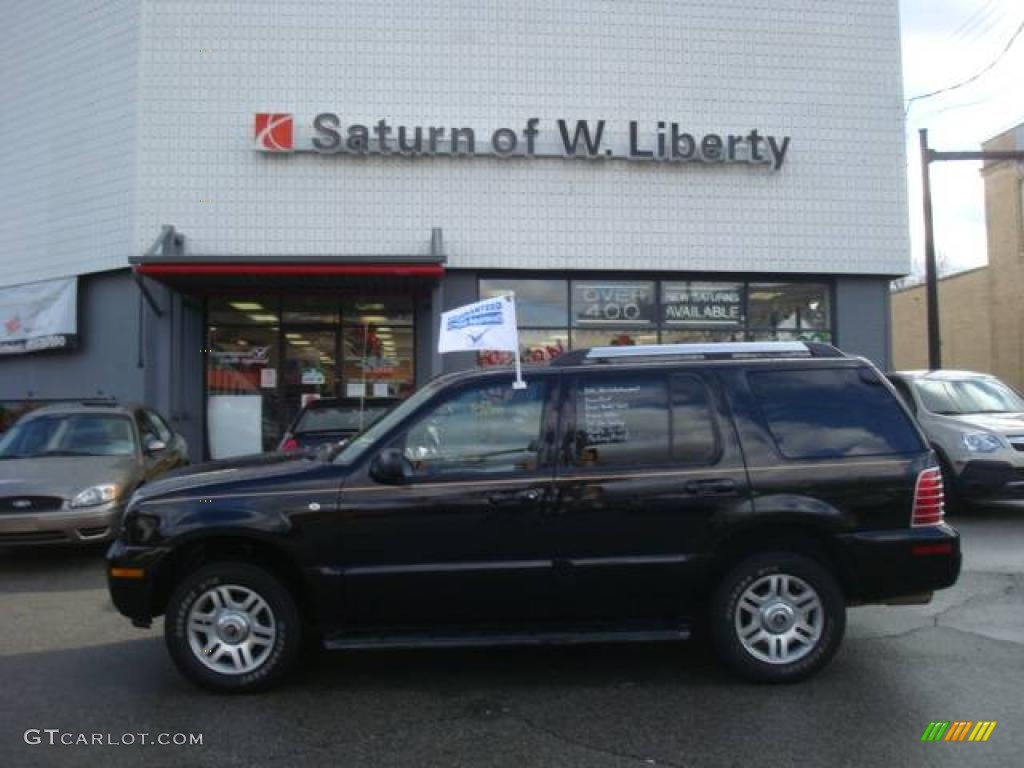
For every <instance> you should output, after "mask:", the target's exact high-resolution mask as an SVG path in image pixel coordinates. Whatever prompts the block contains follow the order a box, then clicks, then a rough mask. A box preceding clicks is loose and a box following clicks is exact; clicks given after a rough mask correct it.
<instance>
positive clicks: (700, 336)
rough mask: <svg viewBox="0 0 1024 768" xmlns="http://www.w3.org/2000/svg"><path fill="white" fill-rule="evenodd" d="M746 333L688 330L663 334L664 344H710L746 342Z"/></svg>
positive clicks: (673, 330)
mask: <svg viewBox="0 0 1024 768" xmlns="http://www.w3.org/2000/svg"><path fill="white" fill-rule="evenodd" d="M746 339H747V336H746V332H745V331H744V330H743V329H742V328H735V329H732V330H727V331H726V330H722V331H718V330H704V329H700V328H690V329H687V330H681V329H680V330H676V329H672V330H664V331H662V332H661V343H662V344H710V343H713V342H720V341H746Z"/></svg>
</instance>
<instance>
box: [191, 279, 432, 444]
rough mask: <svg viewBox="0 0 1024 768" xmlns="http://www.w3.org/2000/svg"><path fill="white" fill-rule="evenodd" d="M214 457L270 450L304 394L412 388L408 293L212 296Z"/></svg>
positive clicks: (209, 372) (399, 392)
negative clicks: (404, 294) (354, 295)
mask: <svg viewBox="0 0 1024 768" xmlns="http://www.w3.org/2000/svg"><path fill="white" fill-rule="evenodd" d="M207 322H208V326H207V348H208V351H207V365H206V384H207V416H208V436H209V441H210V451H211V453H212V455H213V458H223V457H227V456H234V455H238V454H243V453H255V452H259V451H267V450H273V449H275V448H276V446H277V444H278V443H279V441H280V439H281V436H282V434H283V433H284V430H285V429H287V427H288V425H289V423H290V422H291V420H292V419H293V418H294V417H295V415H296V414H297V413H298V411H299V409H300V408H301V407H302V405H303V404H304V403H305V402H307V401H308V400H309V399H310V398H317V397H366V398H374V397H403V396H405V395H407V394H408V393H409V392H411V391H412V389H413V388H414V386H415V370H414V359H415V356H414V350H413V338H414V330H413V302H412V300H411V299H410V298H409V297H381V298H375V297H372V296H367V297H359V298H344V297H341V296H338V295H331V294H311V295H291V294H288V295H284V296H272V295H265V294H264V295H259V296H256V297H252V296H218V297H211V298H210V299H209V300H208V303H207Z"/></svg>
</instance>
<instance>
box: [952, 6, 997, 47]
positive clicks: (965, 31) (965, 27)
mask: <svg viewBox="0 0 1024 768" xmlns="http://www.w3.org/2000/svg"><path fill="white" fill-rule="evenodd" d="M995 4H996V0H988V2H987V3H985V5H984V6H982V7H981V8H979V9H978V10H977V11H975V13H974V15H973V16H971V17H970V18H969V19H968V20H967V21H965V22H964V23H963V24H961V25H960V26H959V27H957V28H956V30H955V31H954V32H953V37H955V38H957V39H960V38H962V37H966V36H967V35H969V34H970V33H971V32H972V31H973V30H975V29H977V28H978V27H979V26H980V25H981V24H984V23H985V22H986V21H988V19H989V18H990V17H991V16H992V14H993V13H995V12H996V11H998V10H999V8H998V7H996V8H993V7H992V6H994V5H995Z"/></svg>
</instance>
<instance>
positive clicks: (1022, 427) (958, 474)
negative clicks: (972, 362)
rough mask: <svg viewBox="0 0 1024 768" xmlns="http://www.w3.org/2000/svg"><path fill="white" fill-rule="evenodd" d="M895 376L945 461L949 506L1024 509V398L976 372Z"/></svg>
mask: <svg viewBox="0 0 1024 768" xmlns="http://www.w3.org/2000/svg"><path fill="white" fill-rule="evenodd" d="M889 379H890V381H892V383H893V386H895V387H896V390H897V392H899V393H900V395H901V396H902V397H903V400H904V401H905V402H906V404H907V406H908V407H909V408H910V410H911V411H912V412H913V413H914V415H915V416H916V417H917V421H918V423H919V424H920V425H921V428H922V429H923V430H924V433H925V435H926V436H927V437H928V441H929V442H930V443H931V445H932V448H934V449H935V452H936V453H937V454H938V456H939V461H940V462H941V463H942V474H943V479H944V483H945V486H946V499H947V503H948V504H957V503H973V504H983V505H986V506H1010V507H1021V508H1022V509H1024V398H1022V397H1021V395H1020V394H1019V393H1017V392H1016V391H1015V390H1014V389H1013V388H1012V387H1009V386H1007V385H1006V384H1004V383H1003V382H1002V381H1000V380H999V379H997V378H996V377H995V376H990V375H988V374H985V373H974V372H972V371H947V370H939V371H899V372H897V373H892V374H889Z"/></svg>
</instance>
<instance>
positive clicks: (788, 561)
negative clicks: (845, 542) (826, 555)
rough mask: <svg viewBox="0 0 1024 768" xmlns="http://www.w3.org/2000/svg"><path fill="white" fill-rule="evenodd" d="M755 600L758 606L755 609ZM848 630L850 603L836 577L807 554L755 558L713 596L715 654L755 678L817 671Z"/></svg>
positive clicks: (783, 678)
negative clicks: (847, 601)
mask: <svg viewBox="0 0 1024 768" xmlns="http://www.w3.org/2000/svg"><path fill="white" fill-rule="evenodd" d="M783 585H788V589H782V586H783ZM773 589H774V590H775V593H776V596H777V598H778V599H774V598H773V597H772V595H771V592H772V590H773ZM807 590H809V591H807ZM815 598H816V603H814V602H811V601H812V600H814V599H815ZM762 600H763V602H758V601H762ZM741 601H742V604H743V607H742V609H741ZM755 603H756V604H757V606H758V609H757V611H756V612H755V611H753V610H751V608H752V607H753V606H754V605H755ZM779 617H782V618H781V619H780V618H779ZM773 625H774V626H773ZM845 630H846V601H845V599H844V598H843V594H842V592H840V590H839V586H838V585H837V584H836V580H835V579H834V578H833V577H832V575H831V574H830V573H829V572H828V571H827V570H826V569H825V568H823V567H822V566H821V565H819V564H818V563H817V562H816V561H815V560H813V559H811V558H809V557H806V556H804V555H798V554H793V553H789V552H773V553H767V554H762V555H756V556H754V557H750V558H748V559H746V560H744V561H742V562H741V563H740V564H739V565H737V566H736V567H735V568H733V569H732V570H731V571H730V572H729V573H728V574H727V575H726V576H725V578H724V579H723V580H722V581H721V583H720V584H719V586H718V589H717V590H716V592H715V595H714V597H713V598H712V604H711V640H712V645H713V646H714V650H715V653H716V655H717V656H718V657H719V659H720V660H721V661H722V662H723V663H724V664H725V665H726V666H727V667H729V668H730V669H731V670H732V671H733V672H735V673H736V674H737V675H739V676H740V677H742V678H744V679H746V680H749V681H752V682H757V683H795V682H797V681H799V680H803V679H805V678H808V677H810V676H811V675H813V674H815V673H816V672H818V671H819V670H821V669H822V668H823V667H824V666H825V665H826V664H828V663H829V661H831V660H832V657H833V656H834V655H835V653H836V651H837V650H838V649H839V645H840V643H841V642H842V639H843V633H844V631H845ZM744 636H745V637H747V638H750V639H748V640H746V641H744ZM784 646H787V647H786V648H785V651H784V652H783V647H784Z"/></svg>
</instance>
